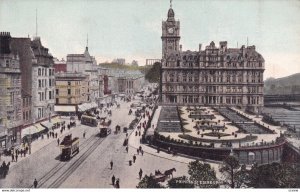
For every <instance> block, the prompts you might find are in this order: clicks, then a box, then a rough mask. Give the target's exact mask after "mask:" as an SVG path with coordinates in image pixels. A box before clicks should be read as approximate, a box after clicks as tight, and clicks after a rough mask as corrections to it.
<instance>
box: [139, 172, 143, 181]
mask: <svg viewBox="0 0 300 192" xmlns="http://www.w3.org/2000/svg"><path fill="white" fill-rule="evenodd" d="M142 176H143V170H142V169H140V171H139V177H140V180H141V179H142Z"/></svg>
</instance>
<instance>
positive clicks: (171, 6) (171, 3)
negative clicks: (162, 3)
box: [170, 0, 172, 8]
mask: <svg viewBox="0 0 300 192" xmlns="http://www.w3.org/2000/svg"><path fill="white" fill-rule="evenodd" d="M170 8H172V0H170Z"/></svg>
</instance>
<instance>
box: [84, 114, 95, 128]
mask: <svg viewBox="0 0 300 192" xmlns="http://www.w3.org/2000/svg"><path fill="white" fill-rule="evenodd" d="M81 124H82V125H88V126H91V127H97V125H98V121H97V118H96V117H93V116H88V115H82V116H81Z"/></svg>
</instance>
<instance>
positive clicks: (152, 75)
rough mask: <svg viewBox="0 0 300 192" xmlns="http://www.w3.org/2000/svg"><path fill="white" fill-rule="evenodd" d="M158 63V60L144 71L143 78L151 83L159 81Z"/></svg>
mask: <svg viewBox="0 0 300 192" xmlns="http://www.w3.org/2000/svg"><path fill="white" fill-rule="evenodd" d="M160 65H161V63H159V62H156V63H154V64H153V66H152V67H151V68H150V69H149V70H148V71H147V72H146V75H145V79H147V80H148V81H149V82H151V83H159V77H160Z"/></svg>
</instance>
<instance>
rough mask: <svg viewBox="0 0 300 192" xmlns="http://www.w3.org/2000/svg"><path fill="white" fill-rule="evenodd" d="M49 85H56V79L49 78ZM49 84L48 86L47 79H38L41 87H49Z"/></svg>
mask: <svg viewBox="0 0 300 192" xmlns="http://www.w3.org/2000/svg"><path fill="white" fill-rule="evenodd" d="M48 86H49V87H52V86H55V79H49V81H48ZM48 86H47V79H39V80H38V87H39V88H44V87H48Z"/></svg>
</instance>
